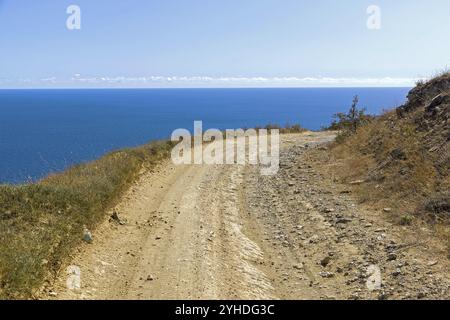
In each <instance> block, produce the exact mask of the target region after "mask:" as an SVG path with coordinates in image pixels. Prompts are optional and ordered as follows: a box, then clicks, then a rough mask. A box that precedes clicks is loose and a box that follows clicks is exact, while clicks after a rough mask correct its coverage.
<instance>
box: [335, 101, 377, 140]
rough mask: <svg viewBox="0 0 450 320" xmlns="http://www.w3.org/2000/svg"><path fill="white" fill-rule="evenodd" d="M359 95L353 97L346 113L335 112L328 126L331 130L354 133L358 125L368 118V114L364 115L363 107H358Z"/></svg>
mask: <svg viewBox="0 0 450 320" xmlns="http://www.w3.org/2000/svg"><path fill="white" fill-rule="evenodd" d="M358 103H359V97H358V96H355V97H354V98H353V102H352V106H351V107H350V110H349V111H348V113H343V112H339V113H336V114H335V115H334V116H333V118H334V120H333V122H332V124H331V126H330V129H332V130H347V131H350V132H351V133H355V132H356V130H357V129H358V127H359V126H361V125H362V124H363V123H365V122H366V121H367V120H369V119H370V116H368V115H366V114H365V113H366V109H365V108H361V109H359V108H358Z"/></svg>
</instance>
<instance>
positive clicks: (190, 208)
mask: <svg viewBox="0 0 450 320" xmlns="http://www.w3.org/2000/svg"><path fill="white" fill-rule="evenodd" d="M333 138H334V137H333V135H332V134H331V133H326V132H324V133H304V134H299V135H285V136H283V138H282V148H281V159H280V161H281V168H280V172H279V173H278V174H277V175H276V176H267V177H264V176H261V175H260V174H259V170H258V168H257V167H254V166H237V165H233V166H220V165H216V166H208V165H203V166H200V165H189V166H187V165H183V166H175V165H173V164H171V163H170V162H166V163H164V164H162V165H160V166H159V167H158V168H157V169H156V170H155V171H154V172H147V173H145V174H143V176H142V177H141V179H140V180H139V181H138V183H137V184H136V185H135V186H134V187H132V188H131V189H130V190H129V192H128V194H127V195H126V196H125V197H124V199H123V201H122V202H121V203H120V204H119V205H118V206H117V210H118V212H119V216H120V218H121V219H123V220H124V222H125V223H124V224H123V225H121V224H119V223H117V222H116V221H105V222H104V223H103V224H102V225H101V226H99V228H98V229H97V230H95V232H94V233H93V236H94V241H93V243H92V244H83V246H82V247H81V248H80V249H79V251H78V252H77V253H75V255H74V257H73V261H72V265H75V266H78V267H79V268H80V270H81V289H75V290H71V289H67V288H66V279H67V275H66V274H64V272H63V274H61V276H60V278H59V279H58V280H57V282H56V285H55V287H54V288H53V289H52V290H53V291H52V293H51V294H52V295H56V297H55V298H57V299H177V298H180V299H222V298H223V299H269V298H275V299H334V298H337V299H340V298H343V299H349V298H351V299H352V298H373V299H377V298H433V297H437V298H448V297H450V294H449V283H450V276H449V272H448V270H449V264H448V260H445V259H440V258H439V256H433V252H431V251H430V250H429V248H428V247H427V246H426V245H425V246H424V245H423V243H422V244H417V239H415V237H414V234H411V233H408V232H407V231H405V230H403V229H401V228H400V227H398V226H392V225H390V224H389V223H388V222H386V221H385V220H384V219H382V217H381V216H380V214H379V213H375V212H370V211H367V209H366V208H363V207H359V206H358V205H357V204H356V202H355V201H354V200H353V199H352V197H351V194H348V191H347V190H344V189H343V188H344V186H335V185H333V184H332V183H330V181H329V179H326V177H323V175H321V174H320V173H317V172H316V171H315V169H314V168H313V167H312V166H311V165H310V163H308V157H307V150H308V149H309V148H311V146H314V145H317V144H321V143H324V142H328V141H330V140H332V139H333ZM306 145H307V146H306ZM423 233H424V234H425V236H426V235H427V231H426V230H424V231H423ZM408 237H410V238H408ZM430 241H431V240H430ZM430 241H428V242H427V244H431V243H432V242H430ZM433 245H435V244H434V243H433ZM434 248H435V250H434V252H436V250H439V245H438V244H436V247H434ZM436 248H437V249H436ZM378 271H379V273H380V274H379V275H380V277H379V276H378V274H377V273H378ZM380 279H381V281H382V282H381V284H382V285H381V288H376V287H377V281H378V280H380ZM371 286H372V287H373V286H375V290H370V288H371Z"/></svg>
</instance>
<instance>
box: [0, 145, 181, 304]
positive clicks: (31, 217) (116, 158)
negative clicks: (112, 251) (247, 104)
mask: <svg viewBox="0 0 450 320" xmlns="http://www.w3.org/2000/svg"><path fill="white" fill-rule="evenodd" d="M171 147H172V143H170V142H155V143H151V144H149V145H146V146H142V147H139V148H134V149H125V150H121V151H117V152H112V153H110V154H108V155H106V156H104V157H103V158H101V159H99V160H97V161H94V162H90V163H87V164H81V165H77V166H75V167H73V168H71V169H69V170H67V171H65V172H63V173H60V174H55V175H51V176H49V177H47V178H45V179H43V180H42V181H40V182H38V183H35V184H28V185H21V186H8V185H3V186H0V298H3V299H5V298H7V299H11V298H30V297H32V296H33V294H34V293H35V292H36V290H37V289H39V288H40V287H41V285H42V284H43V281H44V280H45V279H46V278H47V276H49V275H52V274H54V273H55V272H57V271H58V270H59V268H60V267H61V265H62V263H63V262H64V259H65V258H67V257H68V255H69V253H70V252H71V251H72V250H73V249H74V247H76V246H77V245H78V244H79V243H80V241H81V238H82V234H83V225H86V226H87V227H88V228H94V227H95V225H96V224H97V223H98V222H99V221H101V220H102V219H103V218H104V217H105V212H106V211H107V209H109V208H110V207H111V206H113V205H114V204H115V202H116V201H117V200H118V198H119V196H120V194H121V193H122V192H123V191H124V190H125V189H126V188H127V187H128V186H129V184H130V183H132V182H133V181H134V180H135V179H136V178H137V177H138V175H139V172H140V171H141V170H142V168H143V166H145V167H152V166H154V165H155V164H156V163H158V162H159V161H160V160H161V159H163V158H166V157H168V155H169V153H170V149H171Z"/></svg>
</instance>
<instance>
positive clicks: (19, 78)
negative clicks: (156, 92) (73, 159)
mask: <svg viewBox="0 0 450 320" xmlns="http://www.w3.org/2000/svg"><path fill="white" fill-rule="evenodd" d="M71 4H75V5H78V6H79V7H80V8H81V30H68V29H67V28H66V19H67V17H68V14H67V13H66V9H67V7H68V6H69V5H71ZM370 5H377V6H379V8H380V9H381V29H380V30H369V29H368V28H367V26H366V22H367V19H368V18H369V15H368V14H367V12H366V10H367V8H368V6H370ZM449 12H450V2H449V1H448V0H427V1H426V0H395V1H392V0H370V1H366V0H341V1H336V0H315V1H312V0H307V1H303V0H128V1H120V0H115V1H111V0H71V1H65V0H39V1H32V0H0V88H11V87H30V88H37V87H209V86H213V87H222V86H223V87H227V86H230V87H239V86H392V85H395V86H403V85H410V84H411V83H412V82H413V81H414V80H415V79H417V78H421V77H427V76H430V75H432V74H433V73H434V72H437V71H438V70H442V69H443V68H445V67H446V66H449V65H450V41H448V36H449V31H450V19H449V18H448V14H449Z"/></svg>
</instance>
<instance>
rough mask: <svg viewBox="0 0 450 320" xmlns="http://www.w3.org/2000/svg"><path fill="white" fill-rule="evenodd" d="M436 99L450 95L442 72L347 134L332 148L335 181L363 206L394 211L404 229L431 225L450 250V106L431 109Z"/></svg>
mask: <svg viewBox="0 0 450 320" xmlns="http://www.w3.org/2000/svg"><path fill="white" fill-rule="evenodd" d="M438 94H443V95H449V94H450V74H448V73H444V74H441V75H439V77H438V78H435V79H432V80H430V81H429V82H424V83H419V84H418V86H417V87H416V88H414V89H413V90H411V93H410V94H409V97H408V99H409V100H408V103H407V104H405V106H403V107H401V108H400V109H398V110H395V111H389V112H386V113H384V114H383V115H381V116H380V117H377V118H375V119H372V120H371V121H370V122H369V123H368V124H366V125H364V126H361V127H360V128H358V130H357V132H356V133H355V134H348V133H344V134H342V135H341V136H340V138H338V139H337V140H336V142H335V143H334V145H333V146H332V147H331V159H330V161H331V163H334V164H335V165H334V166H333V167H332V168H333V169H332V174H333V176H335V177H337V179H338V180H340V181H342V182H344V183H350V182H352V181H356V180H359V181H364V182H363V183H359V184H357V185H354V189H355V191H356V194H357V195H358V197H359V199H360V200H361V202H365V203H367V204H369V205H372V206H374V207H375V208H378V209H381V208H384V207H390V208H392V209H393V210H392V214H390V219H391V220H392V221H394V222H396V223H399V224H402V225H411V224H412V225H414V224H421V223H424V222H426V223H428V225H431V226H434V231H435V233H436V235H438V236H439V237H440V238H441V239H442V240H443V241H445V242H447V243H448V244H449V248H450V227H449V226H450V222H449V220H450V210H449V206H450V205H449V203H450V199H449V192H448V190H449V189H450V177H449V166H450V154H449V127H448V124H449V120H448V114H449V109H450V105H449V104H447V102H445V101H446V100H443V101H444V102H443V104H441V105H439V108H436V109H434V111H430V110H431V109H427V106H429V105H430V103H431V101H432V100H433V99H434V98H435V97H436V95H438Z"/></svg>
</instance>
